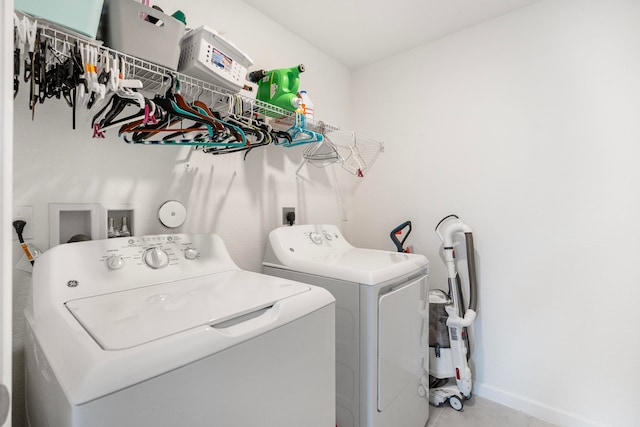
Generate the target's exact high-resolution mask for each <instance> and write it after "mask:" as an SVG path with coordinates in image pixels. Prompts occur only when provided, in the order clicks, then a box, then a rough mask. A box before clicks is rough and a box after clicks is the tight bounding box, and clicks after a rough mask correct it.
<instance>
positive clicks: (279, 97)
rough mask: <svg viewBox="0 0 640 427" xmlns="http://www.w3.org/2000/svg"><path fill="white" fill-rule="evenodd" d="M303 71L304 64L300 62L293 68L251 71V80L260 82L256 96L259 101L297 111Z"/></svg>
mask: <svg viewBox="0 0 640 427" xmlns="http://www.w3.org/2000/svg"><path fill="white" fill-rule="evenodd" d="M302 72H304V65H302V64H300V65H297V66H295V67H291V68H279V69H277V70H271V71H264V70H261V71H254V72H252V73H250V75H249V80H252V81H254V82H255V83H258V93H257V94H256V98H257V99H258V100H259V101H262V102H266V103H269V104H271V105H275V106H277V107H280V108H283V109H285V110H287V111H295V110H296V109H297V108H298V107H299V106H300V98H298V87H299V86H300V77H299V76H300V73H302Z"/></svg>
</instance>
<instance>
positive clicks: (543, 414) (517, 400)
mask: <svg viewBox="0 0 640 427" xmlns="http://www.w3.org/2000/svg"><path fill="white" fill-rule="evenodd" d="M473 392H474V394H475V395H477V396H480V397H483V398H485V399H488V400H491V401H493V402H496V403H499V404H501V405H504V406H507V407H509V408H512V409H515V410H518V411H521V412H524V413H525V414H528V415H531V416H532V417H536V418H538V419H541V420H543V421H547V422H549V423H552V424H556V425H558V426H562V427H604V424H599V423H597V422H595V421H593V420H588V419H586V418H583V417H580V416H579V415H576V414H572V413H570V412H565V411H563V410H561V409H558V408H554V407H552V406H549V405H545V404H543V403H541V402H537V401H535V400H531V399H527V398H526V397H523V396H518V395H516V394H513V393H509V392H507V391H504V390H500V389H498V388H495V387H492V386H489V385H485V384H482V383H477V382H476V383H474V384H473Z"/></svg>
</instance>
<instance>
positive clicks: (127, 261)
mask: <svg viewBox="0 0 640 427" xmlns="http://www.w3.org/2000/svg"><path fill="white" fill-rule="evenodd" d="M190 237H191V238H189V235H180V234H177V235H159V236H143V237H126V238H121V239H109V240H108V241H107V242H109V243H110V242H114V243H115V245H106V243H105V245H106V246H107V247H105V248H104V252H103V254H102V257H101V260H102V261H103V262H104V263H105V265H106V267H107V269H109V270H120V269H122V268H123V267H125V266H129V265H135V266H145V267H148V268H151V269H154V270H160V269H163V268H166V267H168V266H171V265H180V264H181V263H183V262H197V261H199V259H200V251H199V250H198V249H197V244H196V243H195V242H194V239H193V235H192V236H190ZM196 240H197V239H196Z"/></svg>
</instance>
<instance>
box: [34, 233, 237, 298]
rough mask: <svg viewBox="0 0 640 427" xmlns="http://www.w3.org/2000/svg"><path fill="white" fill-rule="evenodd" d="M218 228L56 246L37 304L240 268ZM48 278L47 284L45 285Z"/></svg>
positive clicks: (41, 266) (42, 267) (46, 256)
mask: <svg viewBox="0 0 640 427" xmlns="http://www.w3.org/2000/svg"><path fill="white" fill-rule="evenodd" d="M238 270H239V268H238V266H237V265H236V264H235V263H234V262H233V259H232V258H231V256H230V255H229V252H228V251H227V248H226V247H225V245H224V242H223V241H222V239H221V238H220V237H219V236H217V235H215V234H161V235H150V236H130V237H116V238H113V239H104V240H89V241H84V242H76V243H67V244H64V245H58V246H55V247H53V248H51V249H49V250H48V251H46V252H44V253H43V254H42V255H41V256H40V257H38V261H37V264H36V266H35V268H34V272H33V283H34V287H33V290H34V291H33V301H34V309H35V306H36V305H39V304H41V303H45V304H64V303H65V302H67V301H69V300H73V299H77V298H84V297H88V296H92V295H101V294H105V293H111V292H118V291H121V290H128V289H133V288H139V287H145V286H152V285H156V284H159V283H167V282H172V281H180V280H186V279H190V278H194V279H195V278H202V277H206V276H208V275H211V274H217V273H223V272H231V271H238ZM40 284H42V285H40Z"/></svg>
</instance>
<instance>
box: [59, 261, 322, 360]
mask: <svg viewBox="0 0 640 427" xmlns="http://www.w3.org/2000/svg"><path fill="white" fill-rule="evenodd" d="M309 290H310V287H309V286H308V285H304V284H302V283H297V282H275V283H274V282H272V281H265V280H262V279H261V276H260V275H251V274H242V272H225V273H219V274H212V275H208V276H201V277H196V278H192V279H187V280H180V281H174V282H168V283H163V284H158V285H153V286H147V287H143V288H137V289H133V290H128V291H121V292H114V293H111V294H106V295H99V296H94V297H88V298H82V299H77V300H71V301H68V302H67V303H65V306H66V307H67V309H68V310H69V311H70V312H71V314H72V315H73V316H74V317H75V318H76V319H77V320H78V322H80V324H82V326H83V327H84V328H85V330H86V331H87V332H88V333H89V335H91V336H92V337H93V339H94V340H95V341H96V342H97V343H98V344H99V345H100V346H101V347H102V348H103V349H105V350H123V349H126V348H130V347H134V346H138V345H141V344H144V343H148V342H150V341H154V340H158V339H160V338H164V337H167V336H169V335H172V334H177V333H180V332H183V331H186V330H188V329H192V328H195V327H198V326H203V325H208V326H211V325H215V324H219V323H222V322H225V321H229V320H232V319H235V318H238V317H240V316H244V315H246V314H249V313H252V312H256V311H259V310H261V309H264V308H267V307H270V306H272V305H273V304H275V303H276V302H277V301H279V300H282V299H284V298H289V297H292V296H294V295H297V294H300V293H303V292H307V291H309Z"/></svg>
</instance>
